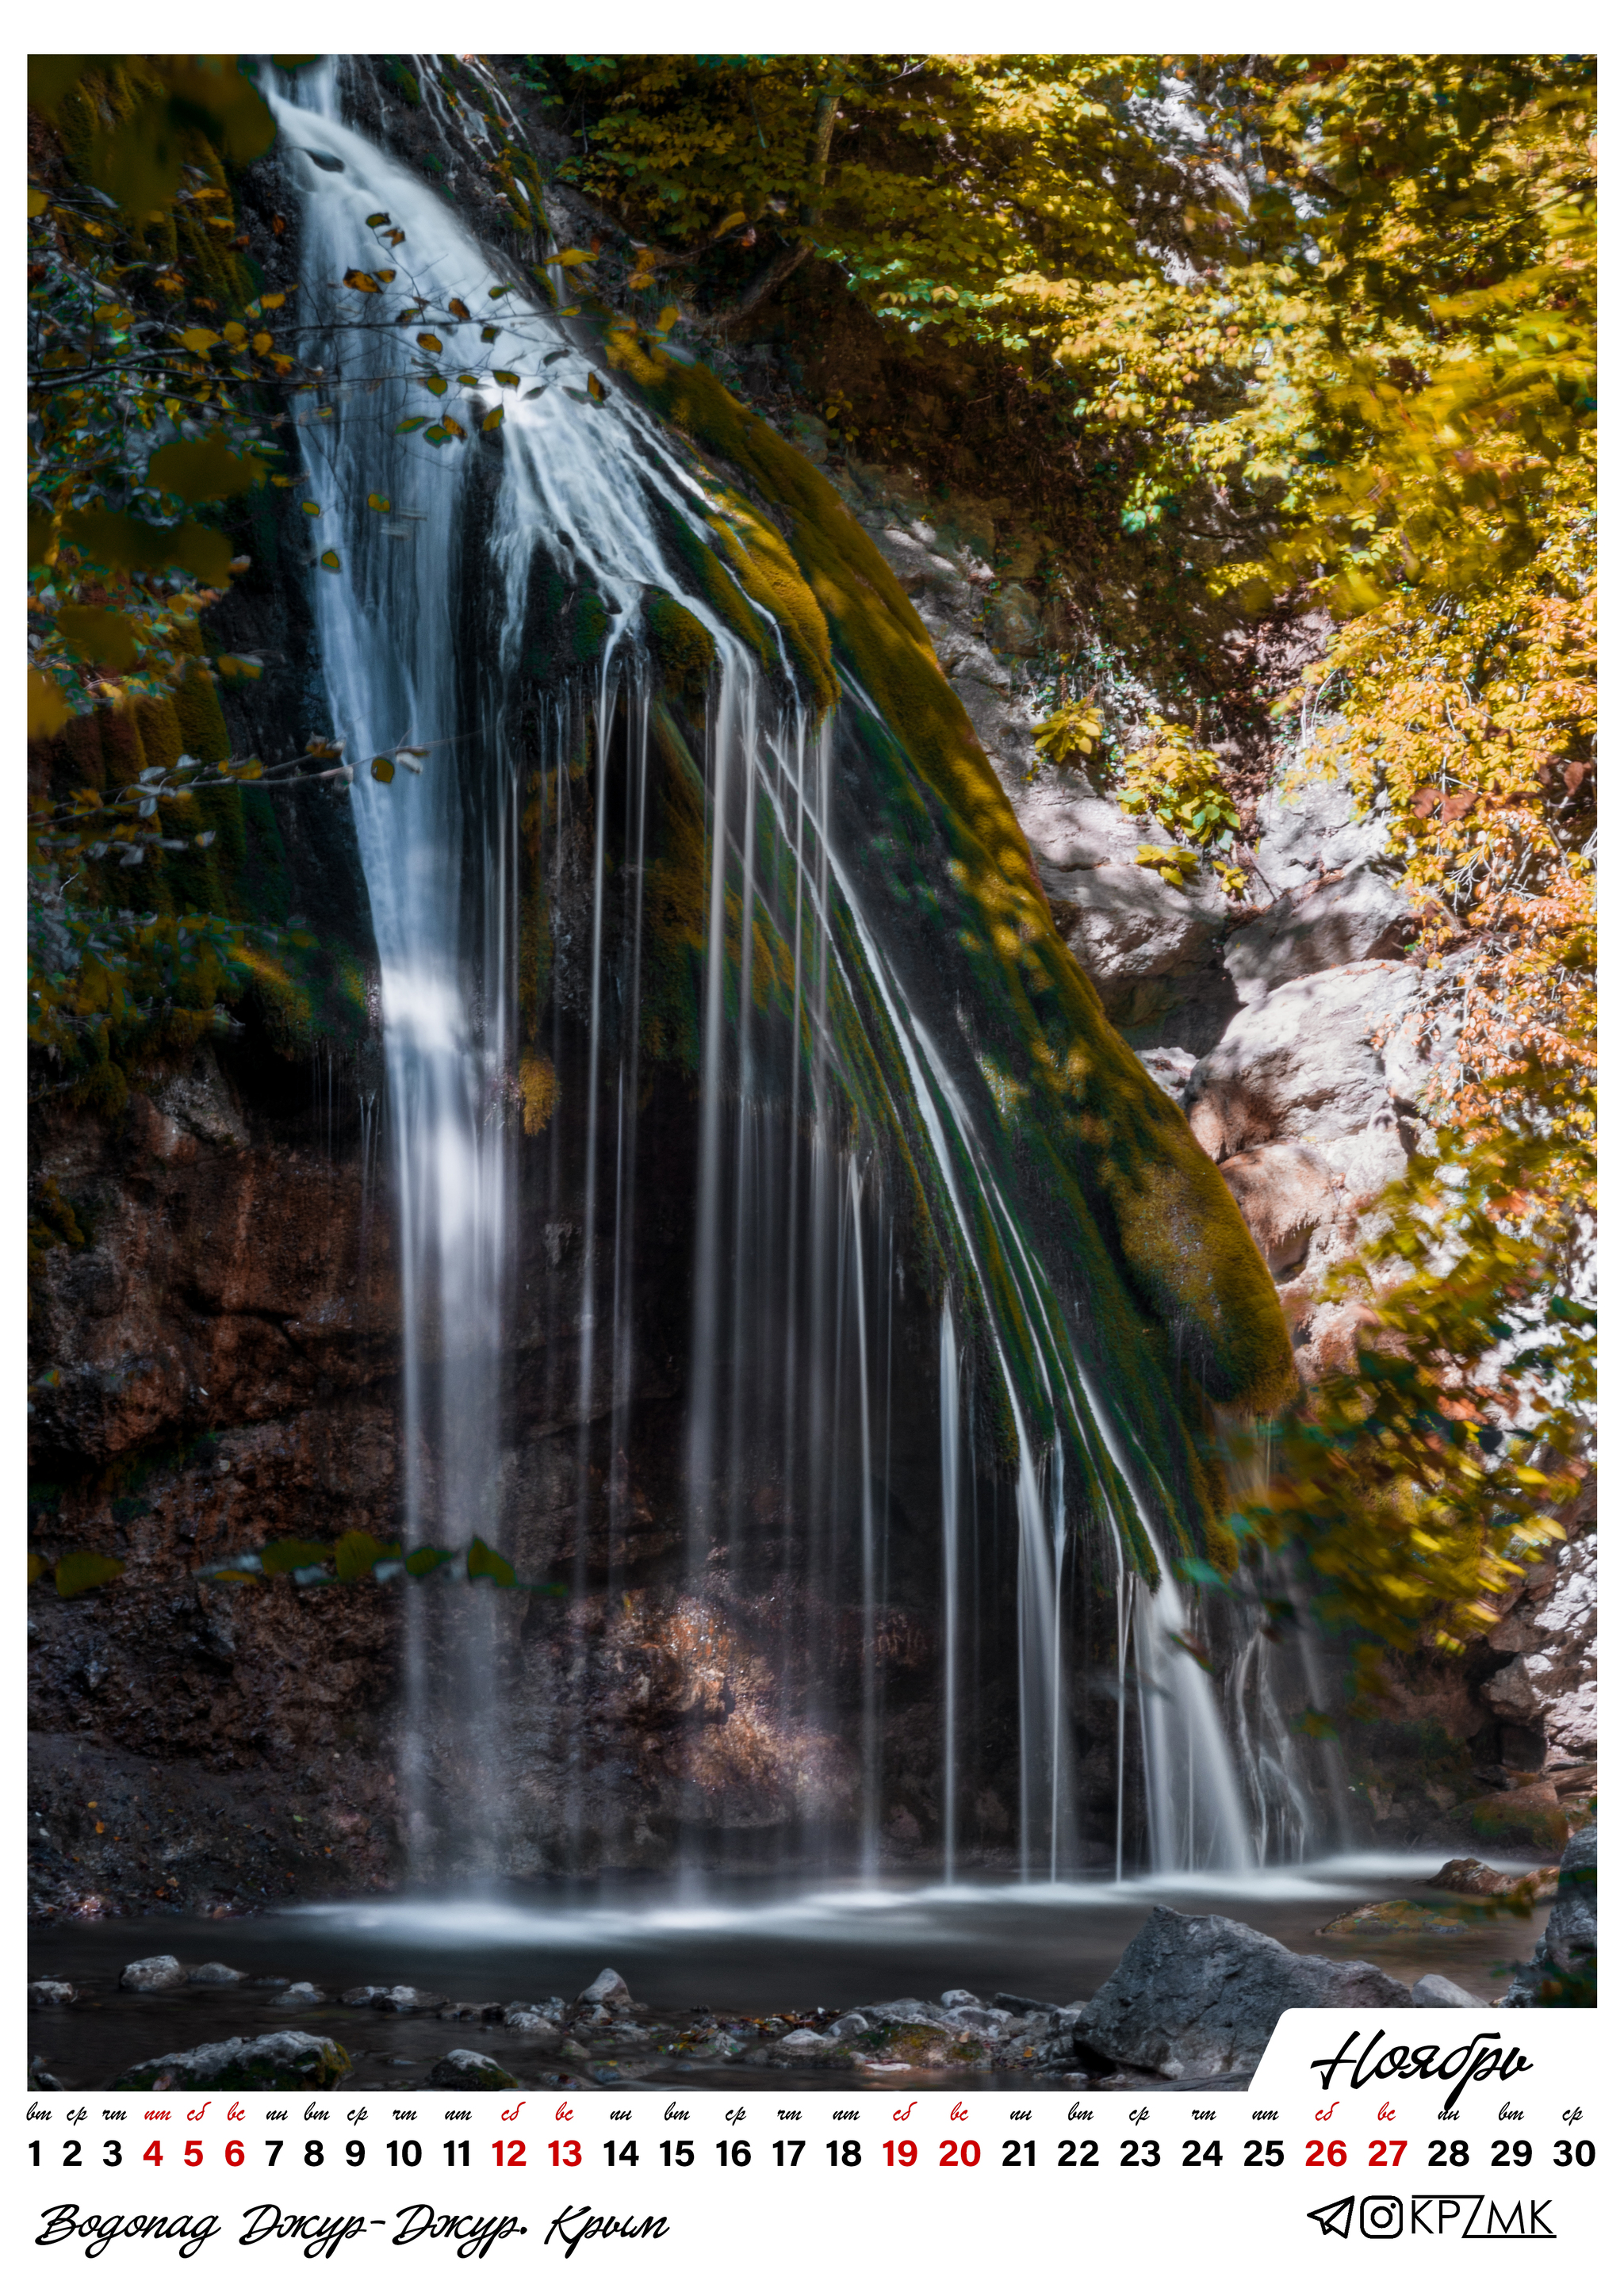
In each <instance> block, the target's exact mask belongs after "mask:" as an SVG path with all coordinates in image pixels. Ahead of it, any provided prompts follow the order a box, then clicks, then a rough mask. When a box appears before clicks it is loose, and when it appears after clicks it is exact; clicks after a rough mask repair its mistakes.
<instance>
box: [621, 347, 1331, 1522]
mask: <svg viewBox="0 0 1624 2296" xmlns="http://www.w3.org/2000/svg"><path fill="white" fill-rule="evenodd" d="M610 356H611V360H612V361H613V362H614V364H615V365H617V366H618V367H619V368H620V370H621V371H622V373H623V375H624V376H625V378H626V380H627V381H629V382H632V383H634V384H635V385H636V386H637V388H638V389H640V390H641V391H642V392H643V394H644V397H645V398H647V399H648V401H649V402H650V404H651V405H652V406H653V407H654V408H655V409H657V411H659V412H660V414H663V415H665V416H666V418H667V419H668V421H670V422H673V423H674V424H676V425H677V427H678V428H679V429H680V430H683V431H685V433H686V434H687V435H688V436H689V438H690V439H692V440H693V442H694V443H695V445H696V446H698V447H700V448H701V450H702V451H704V452H705V453H706V454H708V455H712V456H717V457H720V458H722V460H723V461H724V462H725V463H726V464H728V465H731V466H732V468H733V469H734V471H738V472H739V473H740V474H741V476H742V478H743V479H744V480H746V481H748V482H749V483H750V484H751V485H752V486H753V487H755V488H758V489H759V492H760V494H761V495H762V496H764V497H765V498H766V499H767V501H768V502H770V503H771V504H773V505H774V506H775V511H777V512H781V513H782V514H783V517H784V519H785V521H786V523H787V525H788V527H789V541H788V549H789V553H790V554H791V555H792V557H793V560H794V562H795V564H796V567H797V569H798V570H799V573H800V577H801V578H802V580H803V581H804V584H805V586H806V588H807V589H808V591H809V592H810V594H811V596H812V598H813V600H814V601H815V603H816V607H817V610H818V612H819V615H820V617H821V619H822V621H823V623H824V627H825V628H826V630H827V632H828V635H829V643H830V648H831V658H832V660H833V659H840V660H844V661H845V662H846V663H847V664H848V665H849V668H850V671H851V673H852V676H853V677H854V679H855V681H856V683H857V685H860V687H861V688H862V690H863V692H864V693H866V694H867V695H868V696H869V697H870V699H871V700H872V701H873V702H874V705H875V707H876V708H877V709H879V710H880V712H881V713H882V719H883V724H884V729H885V732H884V734H878V733H877V732H876V729H875V728H874V726H873V725H872V723H871V721H869V720H868V719H867V718H866V717H865V718H864V720H863V724H862V729H861V735H862V739H863V741H864V743H865V747H867V748H868V749H869V750H870V752H871V754H874V753H875V752H882V751H884V750H891V751H892V752H893V756H892V758H891V760H890V774H889V775H887V776H886V778H887V781H888V785H889V783H890V782H894V781H895V780H896V779H897V778H898V776H897V774H896V763H897V760H898V758H899V759H900V761H901V763H902V764H903V765H904V766H905V767H906V768H907V770H908V774H909V775H911V777H912V779H913V781H914V783H915V789H916V792H917V793H918V794H919V795H922V796H923V798H924V799H925V801H926V804H927V806H928V807H929V808H930V809H931V811H932V812H933V813H934V815H935V816H936V824H937V825H938V826H939V830H940V832H941V833H942V834H944V835H945V837H946V839H947V843H948V846H949V848H950V850H951V864H950V877H951V883H950V884H948V885H945V886H943V885H937V886H935V887H929V886H924V885H922V883H921V882H920V881H919V879H920V874H921V873H920V872H919V871H918V870H917V868H916V867H915V865H913V864H912V862H911V860H910V857H909V855H908V853H907V850H906V848H907V846H908V844H909V842H910V841H911V840H910V839H909V837H908V835H907V830H906V824H902V828H903V833H902V835H901V836H900V837H899V838H898V839H897V840H894V841H895V843H896V846H897V855H896V859H897V866H896V868H895V869H894V871H893V873H892V877H893V881H892V885H891V888H890V890H892V891H893V892H894V893H895V894H896V895H897V896H898V898H905V899H907V900H909V901H912V902H914V903H915V904H919V903H921V901H922V896H923V897H925V898H929V899H931V900H933V901H934V903H935V905H936V906H937V909H938V911H939V921H940V924H941V930H942V932H943V935H944V938H945V937H947V935H948V934H949V933H950V932H952V933H953V937H954V938H955V939H956V942H957V945H958V947H959V949H960V950H961V951H962V952H963V954H964V956H965V957H966V958H967V959H968V961H969V964H970V968H971V970H972V972H973V973H974V975H975V976H976V980H977V983H978V986H979V988H980V992H981V995H980V1002H981V1006H982V1009H983V1011H984V1012H985V1013H986V1015H987V1018H988V1024H989V1029H991V1030H993V1031H996V1032H997V1033H1001V1034H1003V1035H1005V1037H1006V1038H1007V1054H1006V1057H1005V1059H1004V1060H1002V1061H999V1060H997V1059H989V1060H988V1061H987V1062H983V1064H982V1065H983V1074H984V1075H986V1074H987V1073H988V1070H989V1069H990V1070H992V1071H993V1072H994V1073H993V1075H992V1076H991V1077H990V1078H989V1089H991V1090H992V1091H993V1092H994V1095H995V1098H997V1100H998V1103H999V1108H1000V1113H1001V1114H1002V1115H1003V1117H1004V1118H1005V1130H1006V1132H1007V1131H1009V1130H1011V1129H1012V1128H1013V1127H1014V1126H1015V1125H1017V1124H1018V1126H1019V1128H1020V1131H1021V1150H1022V1154H1023V1157H1025V1158H1026V1159H1028V1160H1030V1159H1032V1158H1034V1157H1036V1158H1038V1159H1039V1160H1043V1161H1044V1162H1045V1163H1046V1165H1048V1166H1049V1167H1050V1168H1051V1169H1050V1172H1049V1174H1048V1175H1046V1177H1051V1178H1052V1181H1053V1185H1054V1187H1055V1188H1057V1189H1058V1190H1059V1192H1060V1193H1061V1194H1062V1199H1067V1198H1069V1199H1070V1201H1072V1202H1073V1204H1074V1205H1075V1206H1076V1207H1077V1208H1079V1209H1083V1210H1087V1214H1088V1216H1089V1218H1088V1225H1089V1226H1090V1227H1091V1228H1093V1229H1095V1231H1096V1232H1097V1234H1098V1235H1099V1236H1100V1238H1101V1240H1102V1242H1103V1248H1104V1250H1105V1251H1106V1253H1107V1254H1108V1255H1109V1257H1110V1258H1111V1260H1112V1261H1114V1263H1115V1267H1116V1270H1117V1271H1119V1272H1120V1276H1121V1277H1123V1278H1125V1279H1126V1281H1127V1283H1128V1289H1129V1294H1130V1297H1131V1299H1132V1300H1133V1301H1134V1302H1135V1303H1136V1305H1137V1308H1138V1309H1139V1310H1140V1311H1141V1313H1142V1315H1143V1316H1145V1317H1148V1318H1149V1319H1150V1320H1151V1321H1152V1322H1153V1323H1154V1324H1158V1325H1160V1326H1161V1329H1162V1330H1163V1331H1164V1332H1165V1333H1166V1334H1167V1335H1168V1339H1169V1343H1170V1346H1171V1349H1172V1350H1173V1353H1174V1355H1175V1356H1176V1357H1177V1362H1178V1363H1179V1365H1182V1366H1183V1367H1185V1369H1186V1370H1187V1371H1188V1372H1189V1374H1192V1375H1193V1377H1194V1379H1195V1380H1196V1381H1197V1382H1199V1385H1200V1387H1201V1389H1202V1392H1203V1394H1204V1395H1205V1396H1206V1397H1208V1398H1211V1400H1212V1401H1214V1402H1217V1403H1220V1404H1223V1405H1225V1406H1228V1407H1231V1408H1234V1409H1243V1410H1249V1411H1257V1412H1267V1411H1270V1410H1273V1409H1275V1408H1277V1407H1278V1406H1280V1405H1281V1404H1282V1403H1283V1402H1284V1400H1285V1399H1286V1398H1288V1397H1289V1396H1290V1395H1291V1394H1292V1392H1293V1391H1294V1390H1295V1386H1296V1371H1295V1366H1294V1364H1293V1361H1292V1350H1291V1343H1290V1337H1289V1334H1288V1333H1287V1331H1286V1328H1285V1324H1284V1318H1283V1316H1282V1315H1281V1311H1280V1307H1279V1302H1278V1298H1277V1295H1276V1292H1275V1286H1274V1283H1273V1282H1272V1280H1271V1278H1270V1276H1269V1274H1268V1271H1267V1267H1265V1266H1264V1263H1263V1260H1262V1259H1261V1257H1260V1255H1259V1252H1258V1250H1257V1247H1256V1245H1255V1244H1254V1243H1253V1242H1252V1239H1251V1234H1249V1232H1248V1230H1247V1228H1246V1226H1245V1223H1244V1222H1243V1219H1242V1218H1241V1216H1240V1214H1239V1212H1238V1210H1236V1207H1235V1205H1234V1200H1233V1199H1232V1198H1231V1197H1230V1195H1229V1192H1228V1190H1227V1189H1226V1187H1225V1186H1224V1184H1223V1182H1222V1180H1221V1179H1220V1178H1219V1177H1218V1170H1217V1168H1216V1166H1214V1165H1213V1164H1212V1163H1211V1161H1210V1160H1209V1158H1208V1157H1207V1156H1206V1155H1205V1154H1204V1153H1203V1152H1202V1150H1201V1149H1200V1148H1199V1147H1198V1146H1197V1144H1196V1143H1195V1141H1194V1139H1193V1136H1192V1135H1191V1133H1190V1129H1189V1127H1188V1125H1187V1124H1186V1123H1185V1119H1184V1118H1183V1116H1182V1114H1181V1113H1180V1111H1178V1109H1177V1107H1175V1105H1174V1104H1173V1103H1172V1102H1171V1101H1169V1098H1168V1097H1167V1095H1165V1094H1164V1093H1162V1092H1161V1091H1160V1090H1159V1089H1158V1088H1157V1087H1156V1086H1155V1085H1154V1084H1153V1083H1152V1080H1151V1078H1149V1076H1148V1075H1147V1074H1146V1073H1145V1071H1144V1069H1143V1067H1142V1066H1141V1065H1140V1063H1139V1062H1138V1061H1137V1060H1136V1058H1135V1057H1134V1055H1133V1054H1132V1053H1131V1052H1130V1051H1129V1050H1128V1046H1126V1045H1125V1044H1124V1043H1123V1042H1122V1040H1121V1038H1120V1037H1119V1036H1118V1035H1117V1033H1116V1031H1115V1030H1114V1029H1112V1028H1111V1024H1110V1023H1109V1021H1107V1020H1106V1018H1105V1016H1104V1013H1103V1008H1102V1007H1101V1005H1100V1001H1099V998H1098V996H1097V995H1096V993H1095V989H1094V988H1093V986H1092V984H1091V983H1090V982H1089V981H1088V980H1087V979H1086V977H1085V976H1084V974H1083V973H1082V972H1081V971H1080V970H1079V966H1078V964H1077V962H1076V960H1075V958H1074V957H1073V956H1072V955H1071V954H1070V950H1069V949H1068V948H1067V947H1066V946H1065V944H1064V942H1063V941H1062V939H1061V937H1060V935H1059V933H1058V931H1056V930H1055V927H1054V920H1053V917H1052V915H1051V914H1050V911H1049V906H1048V903H1047V901H1046V898H1045V896H1044V893H1043V890H1042V888H1041V887H1040V885H1039V884H1038V880H1037V877H1036V874H1035V873H1034V871H1033V868H1032V864H1031V859H1030V856H1029V851H1028V849H1027V846H1026V842H1025V840H1024V838H1023V837H1022V835H1021V829H1020V826H1019V824H1018V823H1017V822H1016V819H1015V816H1014V813H1013V809H1012V808H1011V806H1010V803H1009V799H1008V798H1007V797H1006V796H1005V792H1004V791H1003V789H1002V788H1001V787H1000V786H999V783H998V781H997V775H995V774H994V773H993V770H992V768H991V767H990V766H989V765H988V761H987V758H986V757H985V755H984V754H983V752H982V750H980V745H979V744H978V742H977V741H976V738H975V734H974V733H973V730H972V727H971V725H970V721H969V718H968V717H967V716H966V714H965V711H964V705H963V703H962V702H961V701H960V700H959V698H958V696H957V695H956V693H954V692H953V689H952V688H951V686H949V685H948V684H947V680H946V678H945V677H944V676H942V674H941V671H940V668H939V665H938V663H937V661H936V659H935V655H934V653H933V652H932V649H931V642H930V638H929V636H928V634H927V633H926V631H925V628H924V626H923V623H922V622H921V620H920V619H919V617H918V615H917V614H916V613H915V610H914V608H913V606H912V604H911V603H909V601H908V599H907V597H906V594H905V593H904V592H903V590H902V588H901V586H900V585H899V584H898V581H897V578H896V577H895V575H894V574H893V573H892V571H891V570H890V567H889V566H888V565H887V564H886V562H885V561H884V559H883V558H882V555H881V553H880V552H879V551H878V549H877V548H876V547H875V545H874V542H873V541H872V540H871V538H870V537H868V536H867V535H865V533H864V532H863V530H862V529H861V528H860V527H859V526H858V525H857V522H856V521H855V520H853V519H852V518H851V516H850V515H849V512H848V511H847V510H846V508H845V506H844V504H842V503H841V500H840V498H839V496H837V495H836V494H835V492H834V490H833V488H832V487H831V486H830V484H829V482H828V481H827V480H825V479H824V477H823V476H822V475H821V474H820V473H819V472H818V471H816V469H815V468H814V466H813V465H812V464H811V463H809V462H808V461H807V459H806V458H805V456H804V455H800V454H799V453H798V452H797V451H796V449H795V448H794V447H791V445H790V444H789V443H788V441H787V440H785V439H783V438H781V437H780V436H779V435H778V433H777V432H776V431H775V430H772V429H770V427H769V426H768V425H767V424H766V423H765V422H761V421H759V418H757V417H756V416H754V415H752V414H750V413H749V412H748V410H747V409H745V408H744V407H742V406H740V405H739V404H738V402H737V401H736V400H734V398H732V397H731V396H730V395H729V394H728V392H727V391H726V389H724V388H723V386H722V385H721V384H720V383H719V382H718V381H717V380H716V378H715V376H714V375H712V374H710V373H709V372H708V371H707V370H706V369H704V368H703V367H699V366H684V365H677V363H676V362H674V361H672V360H670V359H669V358H668V357H665V356H664V355H663V354H661V353H660V352H658V351H655V350H652V349H649V348H644V346H643V345H642V344H640V343H639V342H638V341H637V340H636V338H635V337H633V336H631V335H629V334H626V333H621V334H618V335H616V336H615V337H614V338H612V340H611V349H610ZM759 530H767V531H772V529H767V521H765V520H764V519H761V518H759V517H758V518H757V519H756V520H755V521H754V524H753V525H752V526H750V528H749V529H746V528H745V526H744V522H743V521H742V520H740V521H735V523H734V540H735V541H738V542H740V543H741V544H742V542H743V541H745V540H750V541H753V540H754V539H755V537H756V535H757V533H758V531H759ZM766 555H767V553H764V558H765V556H766ZM774 611H777V608H776V606H775V608H774ZM803 621H804V617H803ZM798 659H799V648H798ZM814 691H815V692H816V693H817V694H818V698H819V699H820V700H821V699H822V698H823V694H822V693H821V691H819V689H817V688H814ZM887 736H889V738H887ZM874 762H875V765H876V767H880V768H881V769H882V773H883V772H884V767H885V764H886V760H884V759H883V758H882V756H880V755H875V756H874ZM932 801H933V802H932ZM910 880H912V881H910ZM955 927H956V932H954V928H955ZM994 1280H995V1281H996V1280H997V1278H996V1276H995V1278H994ZM1111 1292H1117V1293H1118V1294H1119V1296H1118V1298H1117V1299H1115V1300H1112V1299H1111V1298H1110V1296H1109V1295H1110V1293H1111ZM1100 1304H1101V1307H1102V1310H1103V1312H1104V1313H1105V1314H1106V1315H1107V1316H1109V1317H1110V1318H1111V1320H1113V1321H1116V1322H1122V1321H1124V1320H1125V1318H1124V1315H1123V1303H1122V1302H1121V1300H1120V1285H1118V1284H1115V1283H1111V1284H1107V1285H1106V1286H1105V1288H1104V1296H1103V1299H1102V1301H1101V1303H1100ZM1109 1352H1110V1350H1107V1353H1109ZM1196 1432H1197V1433H1198V1434H1204V1430H1200V1429H1198V1430H1197V1431H1196ZM1192 1472H1193V1468H1192ZM1191 1503H1192V1505H1193V1510H1194V1512H1195V1513H1197V1514H1199V1515H1208V1507H1207V1503H1206V1494H1205V1493H1204V1492H1202V1493H1200V1494H1194V1493H1193V1494H1192V1498H1191ZM1208 1519H1209V1520H1210V1515H1209V1516H1208Z"/></svg>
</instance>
